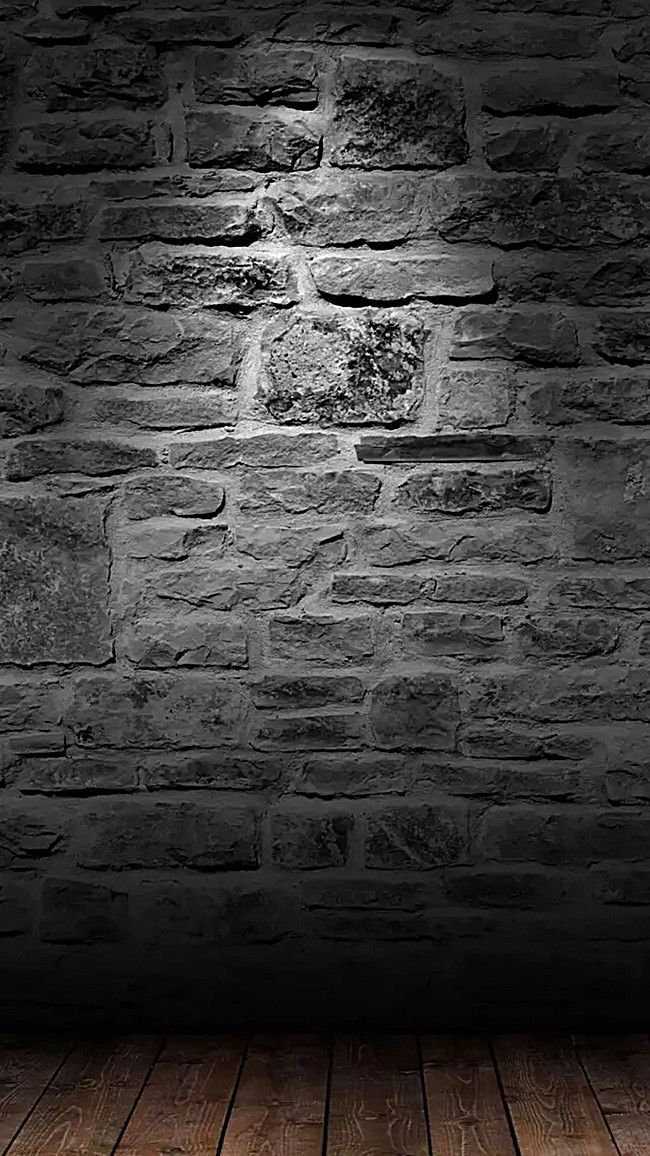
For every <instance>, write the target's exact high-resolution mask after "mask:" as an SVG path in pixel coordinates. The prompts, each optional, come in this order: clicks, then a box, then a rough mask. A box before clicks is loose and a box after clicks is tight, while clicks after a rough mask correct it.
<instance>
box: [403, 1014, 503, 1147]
mask: <svg viewBox="0 0 650 1156" xmlns="http://www.w3.org/2000/svg"><path fill="white" fill-rule="evenodd" d="M422 1064H423V1069H424V1087H425V1092H426V1097H427V1105H428V1109H429V1130H430V1132H431V1142H432V1146H433V1151H434V1152H435V1156H495V1154H496V1153H498V1156H515V1148H514V1145H513V1143H512V1137H511V1134H510V1126H509V1124H508V1117H507V1114H506V1110H505V1107H504V1104H503V1100H502V1099H501V1092H500V1090H499V1082H498V1080H497V1075H496V1072H495V1070H494V1065H493V1063H492V1056H491V1054H490V1049H489V1046H488V1043H487V1040H484V1039H481V1038H480V1037H478V1036H470V1037H463V1036H423V1038H422Z"/></svg>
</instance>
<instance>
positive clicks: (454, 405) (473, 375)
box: [437, 369, 512, 429]
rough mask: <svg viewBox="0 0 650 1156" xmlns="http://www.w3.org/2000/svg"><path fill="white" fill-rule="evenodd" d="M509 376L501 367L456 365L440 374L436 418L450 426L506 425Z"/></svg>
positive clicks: (460, 427)
mask: <svg viewBox="0 0 650 1156" xmlns="http://www.w3.org/2000/svg"><path fill="white" fill-rule="evenodd" d="M510 395H511V378H510V374H509V372H508V371H507V370H504V369H481V370H476V369H459V370H455V371H453V372H446V373H443V374H441V376H440V380H439V383H438V398H437V401H438V421H439V423H440V425H441V426H442V427H443V428H445V427H447V426H448V427H451V428H452V429H492V428H495V427H497V426H502V425H507V423H508V421H509V419H510V415H511V410H512V403H511V397H510Z"/></svg>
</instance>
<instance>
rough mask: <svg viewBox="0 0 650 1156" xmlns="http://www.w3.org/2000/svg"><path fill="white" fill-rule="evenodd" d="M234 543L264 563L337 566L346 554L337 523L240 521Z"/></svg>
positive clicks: (295, 565)
mask: <svg viewBox="0 0 650 1156" xmlns="http://www.w3.org/2000/svg"><path fill="white" fill-rule="evenodd" d="M235 547H236V549H237V550H238V551H239V553H240V554H243V555H245V556H246V557H251V558H255V559H256V560H257V561H260V562H266V563H273V562H275V563H282V565H283V566H288V567H289V569H295V568H296V567H299V566H308V567H309V566H312V565H316V566H321V565H323V564H324V565H329V566H337V565H340V563H341V562H342V561H343V558H344V555H345V539H344V535H343V531H342V530H341V527H340V525H327V523H326V524H325V525H323V526H320V527H318V526H300V527H298V528H296V529H292V528H291V527H289V526H284V525H279V526H273V525H271V526H267V525H266V524H265V523H263V522H257V523H253V524H247V523H241V524H240V525H239V526H238V527H237V530H236V531H235Z"/></svg>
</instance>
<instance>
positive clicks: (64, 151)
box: [16, 120, 170, 172]
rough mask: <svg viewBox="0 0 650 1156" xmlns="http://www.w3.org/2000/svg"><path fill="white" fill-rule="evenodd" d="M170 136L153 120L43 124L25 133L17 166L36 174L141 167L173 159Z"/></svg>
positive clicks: (19, 148) (23, 130)
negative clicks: (157, 126) (158, 127)
mask: <svg viewBox="0 0 650 1156" xmlns="http://www.w3.org/2000/svg"><path fill="white" fill-rule="evenodd" d="M169 152H170V149H169V139H168V133H167V132H166V131H164V130H163V131H162V132H161V133H158V132H157V131H156V125H155V124H154V122H153V121H144V122H141V121H134V122H131V121H126V120H124V121H114V120H109V121H105V120H86V121H82V120H79V122H78V123H77V124H71V123H70V122H69V121H42V122H41V123H40V124H38V125H33V126H31V127H30V128H24V129H22V130H21V132H20V135H19V137H18V143H17V160H16V163H17V165H18V167H19V168H21V169H28V170H31V171H35V172H41V171H45V172H47V171H51V172H75V171H81V172H84V171H87V170H89V169H139V168H140V167H141V166H142V165H154V164H156V163H157V162H158V161H167V160H169Z"/></svg>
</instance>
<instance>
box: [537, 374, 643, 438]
mask: <svg viewBox="0 0 650 1156" xmlns="http://www.w3.org/2000/svg"><path fill="white" fill-rule="evenodd" d="M529 405H530V408H531V410H532V412H533V413H534V414H535V416H538V417H540V418H543V420H544V421H546V422H547V423H548V424H549V425H570V424H571V423H573V422H579V421H610V422H617V423H620V424H622V425H644V424H646V423H648V422H650V382H649V381H648V378H647V377H646V376H644V375H639V376H632V375H630V374H627V373H626V374H625V375H624V376H616V377H601V376H600V375H599V374H596V373H595V372H593V371H592V372H591V373H589V375H588V376H585V377H580V378H573V377H569V378H568V379H565V378H564V377H563V379H562V381H552V382H545V383H544V384H542V385H540V386H539V387H538V388H537V389H535V390H534V391H533V392H532V393H531V395H530V398H529Z"/></svg>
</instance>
